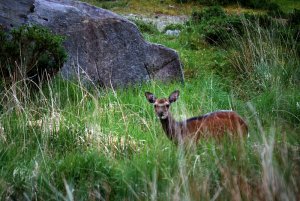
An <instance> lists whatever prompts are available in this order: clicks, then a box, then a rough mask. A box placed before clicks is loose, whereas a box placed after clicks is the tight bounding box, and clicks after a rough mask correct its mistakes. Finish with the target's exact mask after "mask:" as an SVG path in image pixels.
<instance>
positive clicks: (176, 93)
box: [169, 90, 179, 103]
mask: <svg viewBox="0 0 300 201" xmlns="http://www.w3.org/2000/svg"><path fill="white" fill-rule="evenodd" d="M178 97H179V91H178V90H176V91H174V92H173V93H171V95H170V96H169V102H170V103H173V102H175V101H176V100H177V99H178Z"/></svg>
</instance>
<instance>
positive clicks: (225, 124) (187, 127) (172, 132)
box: [145, 91, 248, 143]
mask: <svg viewBox="0 0 300 201" xmlns="http://www.w3.org/2000/svg"><path fill="white" fill-rule="evenodd" d="M145 95H146V98H147V99H148V101H149V102H150V103H153V104H154V107H155V112H156V114H157V116H158V117H159V118H160V122H161V124H162V127H163V130H164V131H165V133H166V135H167V137H168V138H169V139H170V140H172V141H174V142H175V143H181V142H183V141H186V140H194V141H195V142H197V141H198V140H199V139H200V138H207V137H213V138H220V137H222V136H224V134H228V135H229V136H231V137H235V136H244V135H246V134H247V133H248V126H247V124H246V122H245V121H244V120H243V119H242V118H241V117H240V116H239V115H238V114H237V113H236V112H234V111H216V112H212V113H208V114H205V115H202V116H199V117H193V118H190V119H187V120H184V121H181V122H177V121H175V120H174V118H173V117H172V115H171V113H170V112H169V106H170V104H171V103H172V102H175V101H176V100H177V98H178V96H179V91H175V92H173V93H172V94H171V95H170V97H169V99H167V98H162V99H156V98H155V96H154V95H153V94H151V93H149V92H146V93H145Z"/></svg>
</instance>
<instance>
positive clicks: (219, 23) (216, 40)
mask: <svg viewBox="0 0 300 201" xmlns="http://www.w3.org/2000/svg"><path fill="white" fill-rule="evenodd" d="M241 30H242V23H241V19H240V17H239V16H237V15H227V14H226V13H225V11H224V10H223V9H222V8H221V7H219V6H213V7H208V8H205V9H203V10H202V11H200V12H194V13H193V14H192V18H191V21H189V22H188V23H187V28H186V30H184V31H185V32H187V34H186V35H188V36H189V37H187V38H185V40H187V41H188V42H189V43H194V42H193V41H204V42H206V43H208V44H217V45H222V44H224V43H226V41H227V40H228V39H229V38H230V36H231V35H232V34H233V33H234V32H238V33H240V32H241ZM191 46H197V44H191Z"/></svg>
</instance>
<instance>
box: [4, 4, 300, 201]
mask: <svg viewBox="0 0 300 201" xmlns="http://www.w3.org/2000/svg"><path fill="white" fill-rule="evenodd" d="M85 2H88V3H92V4H94V5H96V6H102V7H104V8H107V9H110V10H112V11H114V12H117V13H119V14H122V15H126V16H127V15H129V14H135V15H138V16H142V18H141V19H133V22H135V23H136V24H137V26H138V28H139V30H140V31H141V33H142V35H143V37H144V38H145V40H147V41H150V42H153V43H158V44H163V45H165V46H167V47H170V48H172V49H175V50H176V51H177V52H178V54H179V55H180V59H181V61H182V63H183V66H184V75H185V83H184V84H182V83H177V82H171V83H159V82H149V83H144V84H141V85H137V86H131V87H127V88H115V89H112V88H99V87H93V86H92V87H86V86H85V85H84V84H83V83H80V82H75V81H66V80H64V79H62V78H61V77H60V76H56V77H55V78H54V79H52V80H51V81H48V82H46V83H44V84H43V85H37V86H36V87H35V88H34V90H32V89H31V87H30V86H28V85H26V84H24V83H27V82H25V81H24V82H23V81H20V82H16V83H13V84H12V85H9V86H7V85H5V84H4V81H3V82H2V80H1V83H0V87H1V89H3V90H2V91H1V92H0V94H1V99H0V101H1V102H0V167H1V168H0V198H1V200H295V201H296V200H299V199H300V188H299V186H300V180H299V179H297V178H299V177H300V157H299V156H300V136H299V132H300V127H299V125H300V87H299V86H300V57H299V55H300V43H299V37H298V36H299V27H300V22H299V18H298V16H300V15H299V10H294V9H300V4H299V3H298V2H297V1H290V0H286V1H284V0H276V1H273V2H275V3H277V4H278V6H279V8H280V10H278V7H276V9H275V11H274V10H272V9H266V8H249V7H241V6H238V5H236V4H226V5H222V6H208V5H207V4H203V2H211V1H202V3H199V2H198V1H188V2H187V3H180V2H179V1H175V0H162V1H161V0H153V1H146V0H131V1H127V0H126V1H125V0H119V1H100V0H85ZM215 2H218V1H215ZM224 2H225V1H224ZM266 2H269V1H266ZM273 11H274V12H273ZM279 11H280V12H279ZM162 15H165V16H169V15H170V16H179V15H180V16H187V17H188V18H187V19H185V20H186V21H185V22H180V24H169V25H168V26H166V27H165V28H164V29H163V30H162V31H159V30H158V29H157V27H156V26H155V24H153V23H149V22H147V21H145V20H144V19H143V18H147V17H148V18H154V19H155V16H158V17H156V18H159V17H160V16H162ZM166 30H178V31H179V34H178V35H168V34H166V33H165V32H166ZM175 89H178V90H179V91H180V97H179V99H178V101H177V102H176V103H173V104H172V106H171V107H170V108H171V109H170V110H171V112H172V114H173V116H174V118H175V119H176V120H183V119H185V118H189V117H193V116H198V115H201V114H206V113H210V112H213V111H216V110H234V111H236V112H238V113H239V114H240V115H241V116H242V117H243V118H244V119H245V120H246V122H247V123H248V126H249V137H246V138H242V139H235V140H232V139H231V138H230V137H224V138H223V139H221V140H215V139H213V138H208V139H206V138H203V139H200V142H199V144H198V145H197V146H190V147H184V146H176V145H175V144H174V143H172V142H171V141H170V140H169V139H168V138H167V137H166V135H165V133H164V132H163V129H162V128H161V125H160V122H159V119H158V118H157V117H156V116H155V112H154V108H153V105H151V104H149V102H148V101H147V100H146V98H145V92H146V91H150V92H153V93H154V94H155V95H157V97H168V96H169V94H170V93H171V92H173V91H174V90H175Z"/></svg>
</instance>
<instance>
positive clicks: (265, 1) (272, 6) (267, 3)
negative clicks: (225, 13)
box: [176, 0, 281, 12]
mask: <svg viewBox="0 0 300 201" xmlns="http://www.w3.org/2000/svg"><path fill="white" fill-rule="evenodd" d="M176 2H177V3H188V2H197V3H200V4H203V5H208V6H216V5H221V6H224V5H230V4H239V5H241V6H243V7H247V8H254V9H265V10H270V11H276V12H277V11H281V10H280V7H279V5H278V4H276V3H274V2H271V0H176Z"/></svg>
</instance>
